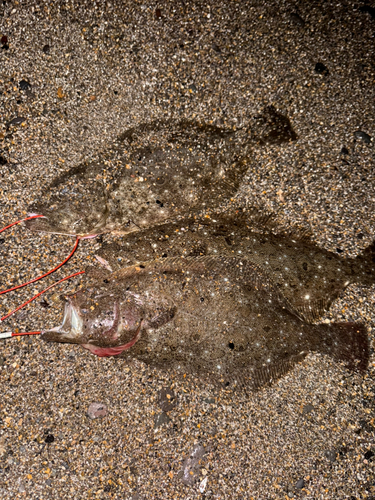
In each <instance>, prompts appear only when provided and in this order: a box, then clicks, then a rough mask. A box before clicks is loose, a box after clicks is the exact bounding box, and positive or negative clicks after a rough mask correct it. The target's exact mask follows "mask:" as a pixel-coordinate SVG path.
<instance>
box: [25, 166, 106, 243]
mask: <svg viewBox="0 0 375 500" xmlns="http://www.w3.org/2000/svg"><path fill="white" fill-rule="evenodd" d="M32 215H43V218H37V219H32V220H29V221H27V222H26V227H27V228H28V229H30V230H31V231H42V232H46V233H55V234H65V235H69V236H80V237H83V238H85V237H86V238H88V237H90V236H95V235H97V234H101V233H103V232H105V230H106V223H107V218H108V215H109V208H108V202H107V194H106V189H105V187H104V185H103V183H102V182H101V181H100V180H96V179H87V180H85V179H83V178H82V176H78V175H77V174H75V175H71V176H70V177H68V178H66V176H65V177H64V176H62V177H61V179H58V180H57V181H55V182H54V183H53V184H52V185H51V187H50V188H49V189H47V190H46V193H45V197H44V198H43V199H42V200H40V201H38V202H37V203H34V204H32V205H31V206H29V207H28V216H29V217H30V216H32Z"/></svg>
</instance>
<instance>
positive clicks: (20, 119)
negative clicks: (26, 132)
mask: <svg viewBox="0 0 375 500" xmlns="http://www.w3.org/2000/svg"><path fill="white" fill-rule="evenodd" d="M25 121H26V118H24V117H23V116H16V117H15V118H13V120H10V122H8V123H7V125H6V127H7V128H9V127H10V126H12V125H20V124H21V123H23V122H25Z"/></svg>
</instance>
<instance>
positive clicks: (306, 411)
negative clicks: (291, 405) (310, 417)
mask: <svg viewBox="0 0 375 500" xmlns="http://www.w3.org/2000/svg"><path fill="white" fill-rule="evenodd" d="M313 409H314V407H313V405H310V404H307V405H305V406H304V407H303V409H302V413H303V414H304V415H307V414H309V413H311V412H312V411H313Z"/></svg>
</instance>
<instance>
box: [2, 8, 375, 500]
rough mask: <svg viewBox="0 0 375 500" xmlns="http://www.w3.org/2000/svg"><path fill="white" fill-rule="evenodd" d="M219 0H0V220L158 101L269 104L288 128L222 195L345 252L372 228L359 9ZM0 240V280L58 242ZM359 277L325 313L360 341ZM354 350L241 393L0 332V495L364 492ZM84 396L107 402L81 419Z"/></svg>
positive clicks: (201, 114) (19, 233)
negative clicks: (350, 327)
mask: <svg viewBox="0 0 375 500" xmlns="http://www.w3.org/2000/svg"><path fill="white" fill-rule="evenodd" d="M222 4H223V2H211V3H209V2H205V3H199V2H189V1H182V0H181V1H178V2H174V1H171V2H163V3H162V4H159V5H156V4H148V3H136V2H130V1H129V2H111V4H110V5H107V4H104V3H103V2H95V3H94V2H87V3H85V2H80V3H79V4H78V3H76V2H66V3H65V2H55V3H53V5H52V6H51V3H47V2H41V1H40V2H32V1H28V2H17V3H16V2H8V1H7V2H2V5H1V6H0V36H1V37H2V38H1V44H0V83H1V86H0V92H1V93H0V117H1V119H0V156H1V160H0V164H1V165H0V174H1V184H0V200H1V210H0V219H1V225H2V226H1V227H3V226H5V225H6V224H7V223H9V222H11V221H14V220H17V219H19V218H22V217H24V216H25V215H26V209H27V206H28V205H29V204H30V203H31V202H33V201H35V200H37V199H38V198H39V197H40V196H43V192H44V190H45V189H46V186H47V185H48V183H49V182H50V181H51V179H53V178H54V177H55V176H56V175H57V174H58V173H61V172H64V171H66V170H67V169H68V168H70V167H71V166H74V165H78V164H79V163H80V162H81V161H83V160H85V159H88V158H95V157H96V156H97V155H99V154H100V152H101V151H102V150H104V149H105V148H107V147H108V146H109V145H110V144H111V141H113V140H114V139H115V138H116V137H117V136H118V135H119V134H120V133H122V132H124V131H125V130H126V129H127V128H130V127H134V126H137V125H138V124H140V123H142V122H147V121H151V120H155V119H158V118H160V119H166V120H168V119H179V118H181V119H183V118H186V119H196V120H199V121H203V122H208V123H213V124H215V125H220V126H222V127H227V128H233V127H236V128H239V127H246V126H249V125H250V124H251V120H252V117H254V116H256V115H257V114H258V113H260V112H261V110H262V109H263V108H264V106H267V105H273V106H274V107H275V108H276V109H277V110H278V111H280V112H282V113H284V114H286V115H287V116H288V117H289V118H290V120H291V122H292V125H293V127H294V129H295V131H296V132H297V134H298V140H297V141H296V142H294V143H292V144H289V145H286V146H285V145H284V146H268V147H260V146H259V147H258V146H256V147H255V148H254V154H253V159H252V162H251V163H250V166H249V172H248V175H247V177H246V180H245V182H244V183H243V186H242V187H241V190H240V192H239V194H238V204H239V205H240V206H246V205H248V206H254V205H255V206H258V207H260V210H264V211H267V212H270V211H271V212H273V213H275V214H276V216H277V219H278V220H279V221H280V224H283V225H285V226H287V227H290V228H293V227H298V228H305V229H309V230H310V231H311V232H312V234H313V238H314V240H315V241H316V242H318V243H319V245H321V246H322V247H324V248H326V249H329V250H331V251H338V252H339V253H341V255H343V256H347V257H350V256H355V255H358V254H359V253H360V252H361V251H362V250H363V249H364V248H366V246H367V245H369V244H370V243H371V242H372V241H373V240H374V238H375V210H374V208H375V196H374V189H375V175H374V168H373V167H374V142H373V138H374V137H375V134H374V119H375V112H374V111H375V110H374V102H375V101H374V90H373V89H374V79H375V67H374V62H373V61H374V59H373V56H374V33H375V20H374V15H375V14H374V7H372V10H371V7H370V4H366V5H365V6H364V5H362V3H360V4H357V3H354V2H329V1H328V2H313V3H309V4H308V3H306V4H305V3H303V2H301V3H300V5H297V4H296V3H292V2H290V3H288V2H284V1H281V2H276V1H271V2H267V4H265V3H262V2H256V1H242V2H228V3H227V5H225V6H222ZM17 118H18V119H17ZM15 119H16V120H15ZM0 238H1V239H0V254H1V266H2V269H1V289H5V288H7V287H9V286H11V285H13V284H16V283H20V282H22V281H25V280H26V279H30V278H32V277H34V276H36V275H38V274H41V273H43V272H45V271H47V270H48V269H50V268H51V267H53V266H54V265H57V264H58V263H59V262H61V261H62V260H63V259H64V258H65V256H66V255H68V253H69V251H70V249H71V248H72V247H73V244H74V239H72V238H67V237H64V236H57V235H42V234H40V235H38V234H32V233H31V232H28V231H27V230H26V229H25V228H24V227H22V226H19V227H16V228H12V229H11V230H8V231H7V232H5V233H2V234H1V236H0ZM110 238H111V237H109V236H106V237H104V238H103V241H104V240H108V241H109V240H110ZM99 246H100V240H98V239H96V240H85V241H82V242H81V244H80V247H79V250H78V252H77V254H76V255H75V257H74V259H72V260H71V261H70V263H69V264H68V265H67V266H65V267H64V268H63V270H60V271H59V272H58V273H57V274H56V275H54V276H53V277H52V278H50V279H46V280H44V282H43V284H42V283H41V282H39V283H36V284H33V285H31V286H29V287H27V289H23V290H21V291H18V292H14V293H12V294H7V295H5V296H4V295H3V296H2V297H1V302H0V303H1V305H2V309H1V312H2V314H5V313H6V312H8V311H10V310H11V309H13V308H14V307H16V306H17V305H19V304H20V303H21V302H22V301H23V300H26V299H27V298H29V297H30V296H31V295H32V294H33V292H35V293H36V292H37V291H39V290H41V289H42V288H44V285H45V286H47V284H50V283H52V282H53V281H55V280H56V279H58V278H61V277H63V276H66V275H68V274H70V273H72V272H74V271H77V270H81V269H83V268H84V267H85V266H86V265H87V262H89V261H93V255H94V254H95V249H97V248H98V247H99ZM79 282H80V279H79V278H77V279H75V280H71V281H70V282H66V283H65V284H64V285H61V286H60V287H59V288H58V289H57V288H56V289H53V290H51V292H49V293H47V294H46V295H45V300H44V301H43V300H41V299H38V300H37V301H35V302H34V303H33V304H32V305H30V306H28V307H27V308H25V309H23V310H22V311H20V312H19V313H18V314H17V315H15V316H13V317H11V318H10V319H9V320H7V321H6V322H4V323H3V324H2V328H1V331H6V330H10V329H13V330H15V329H16V328H18V329H19V331H33V330H39V329H45V328H47V327H51V326H56V325H57V324H59V323H60V322H61V319H62V302H61V300H59V296H60V295H62V294H64V293H66V292H68V291H69V290H73V289H74V286H75V285H77V284H78V283H79ZM374 291H375V289H374V287H372V288H364V287H359V286H354V285H352V286H350V287H349V288H348V289H347V290H346V292H345V293H344V294H343V295H342V297H341V298H340V299H339V300H338V301H336V303H335V304H334V305H333V307H332V308H331V310H330V311H329V313H327V315H326V316H325V317H324V318H323V319H322V321H329V320H330V319H332V320H334V321H361V322H363V323H365V324H366V326H367V328H368V332H369V337H370V339H371V341H372V342H373V337H374V327H375V323H374V311H375V296H374ZM372 345H373V344H372ZM371 353H372V356H371V359H370V365H369V369H368V371H367V373H366V374H365V376H364V377H361V376H359V375H355V374H354V375H353V374H351V373H349V372H348V371H346V370H345V369H344V368H343V366H340V365H339V364H337V363H335V362H334V361H333V360H332V359H330V358H328V357H324V356H320V355H317V354H312V355H309V356H308V357H307V359H306V360H305V361H304V362H302V363H300V364H299V365H297V366H296V368H295V369H294V370H293V371H291V372H290V373H289V374H288V375H287V376H285V377H284V378H282V379H281V380H279V381H277V382H275V383H274V384H273V385H272V386H271V387H270V388H265V389H263V390H262V391H260V392H258V393H255V394H253V395H251V396H250V397H245V396H243V395H240V394H231V393H230V392H228V393H225V392H221V393H218V392H216V391H215V390H214V389H213V388H211V387H209V386H207V387H201V386H200V385H199V384H197V383H196V381H195V380H194V379H193V378H189V377H186V379H184V380H182V381H181V380H180V379H177V378H176V377H174V374H173V373H169V372H160V371H157V370H152V369H150V368H148V367H146V366H144V365H143V364H141V363H138V362H134V363H132V364H130V365H127V364H125V362H124V361H123V360H121V359H116V358H107V359H99V358H97V357H94V356H92V355H91V354H90V353H89V352H87V351H84V350H83V349H81V348H80V347H78V346H70V345H52V344H47V343H44V342H42V341H41V340H40V339H39V338H38V337H29V338H19V339H11V340H7V341H2V344H1V351H0V379H1V387H2V391H1V398H0V497H1V498H2V499H8V498H9V499H10V498H12V499H23V498H27V499H70V498H71V499H82V498H93V499H96V498H98V499H107V498H114V499H120V498H121V499H124V498H125V499H132V500H136V499H138V500H141V499H159V498H168V499H172V498H173V499H196V498H197V499H199V498H207V499H208V498H212V499H251V498H253V499H262V500H263V499H284V498H301V499H302V498H303V499H316V500H317V499H319V500H320V499H333V498H335V499H336V498H337V499H358V500H359V499H370V498H375V474H374V464H375V456H374V454H375V442H374V432H375V427H374V426H375V424H374V418H375V415H374V411H375V403H374V396H375V382H374V372H375V360H374V356H373V349H372V350H371ZM166 388H168V389H171V390H172V392H173V394H172V397H171V398H169V399H168V398H167V397H165V396H164V395H163V394H162V393H161V391H162V389H166ZM93 402H99V403H101V404H104V405H106V406H107V410H108V411H107V414H106V416H104V417H99V418H96V419H91V418H89V417H88V416H87V410H88V408H89V406H90V404H91V403H93ZM104 413H105V411H104ZM190 456H192V457H193V458H191V459H190V462H189V463H188V462H187V458H189V457H190ZM189 466H190V468H189Z"/></svg>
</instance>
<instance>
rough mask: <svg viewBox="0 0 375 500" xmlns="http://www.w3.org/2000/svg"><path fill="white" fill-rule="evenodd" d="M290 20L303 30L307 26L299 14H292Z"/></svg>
mask: <svg viewBox="0 0 375 500" xmlns="http://www.w3.org/2000/svg"><path fill="white" fill-rule="evenodd" d="M290 20H291V21H293V23H294V24H297V25H298V26H301V28H303V27H304V26H305V21H304V20H303V19H302V17H301V16H300V15H299V14H297V12H292V13H291V14H290Z"/></svg>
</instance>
